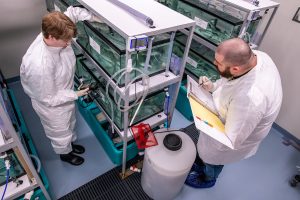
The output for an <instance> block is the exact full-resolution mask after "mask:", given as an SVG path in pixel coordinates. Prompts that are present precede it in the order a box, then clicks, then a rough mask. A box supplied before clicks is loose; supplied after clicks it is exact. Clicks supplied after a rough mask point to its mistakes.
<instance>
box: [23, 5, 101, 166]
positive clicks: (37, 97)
mask: <svg viewBox="0 0 300 200" xmlns="http://www.w3.org/2000/svg"><path fill="white" fill-rule="evenodd" d="M83 20H90V21H98V18H97V17H95V16H94V15H93V14H92V13H91V12H89V11H88V10H86V9H84V8H79V7H69V8H68V9H67V11H66V12H65V13H61V12H57V11H55V12H51V13H48V14H46V15H45V16H44V17H43V19H42V33H40V34H39V35H38V36H37V38H36V39H35V40H34V41H33V43H32V44H31V45H30V47H29V48H28V50H27V52H26V54H25V55H24V56H23V59H22V64H21V67H20V77H21V83H22V86H23V89H24V91H25V93H26V94H27V95H28V96H29V97H30V98H31V103H32V106H33V109H34V110H35V112H36V113H37V115H38V116H39V118H40V120H41V123H42V125H43V128H44V131H45V134H46V136H47V137H48V138H49V139H50V141H51V145H52V147H53V149H54V151H55V153H56V154H59V155H60V159H61V160H62V161H65V162H68V163H70V164H72V165H80V164H82V163H83V162H84V159H83V158H82V157H80V156H78V155H77V154H82V153H84V151H85V149H84V147H83V146H81V145H78V144H77V145H76V144H74V143H73V142H74V141H75V140H76V133H75V132H74V128H75V122H76V118H75V100H76V99H78V97H81V96H84V95H86V94H87V92H88V88H87V89H84V90H79V91H76V92H75V91H74V90H73V85H74V81H73V79H74V74H75V62H76V58H75V55H74V52H73V49H72V48H71V46H70V43H71V40H72V38H73V37H76V33H77V29H76V25H75V23H77V22H78V21H83Z"/></svg>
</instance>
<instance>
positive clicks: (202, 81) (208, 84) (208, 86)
mask: <svg viewBox="0 0 300 200" xmlns="http://www.w3.org/2000/svg"><path fill="white" fill-rule="evenodd" d="M199 86H201V87H203V88H204V89H205V90H207V91H212V89H213V88H214V84H213V82H212V81H211V80H209V78H207V77H206V76H200V78H199Z"/></svg>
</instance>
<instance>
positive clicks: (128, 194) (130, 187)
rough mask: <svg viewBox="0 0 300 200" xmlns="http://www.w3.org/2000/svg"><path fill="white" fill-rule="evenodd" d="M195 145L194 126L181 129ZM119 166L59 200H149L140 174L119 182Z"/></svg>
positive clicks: (128, 164)
mask: <svg viewBox="0 0 300 200" xmlns="http://www.w3.org/2000/svg"><path fill="white" fill-rule="evenodd" d="M182 131H183V132H185V133H186V134H188V135H189V136H190V137H191V138H192V140H193V141H194V142H195V144H197V141H198V137H199V132H198V130H197V129H196V127H195V124H191V125H190V126H188V127H186V128H184V129H182ZM141 159H143V157H136V158H134V159H132V160H130V161H128V163H127V167H128V166H131V165H132V164H134V163H136V162H137V161H138V160H141ZM120 172H121V166H119V167H115V168H114V169H112V170H110V171H108V172H106V173H105V174H103V175H101V176H99V177H97V178H95V179H94V180H92V181H90V182H88V183H86V184H85V185H83V186H81V187H80V188H78V189H76V190H74V191H72V192H70V193H69V194H67V195H65V196H63V197H62V198H60V199H59V200H102V199H103V200H108V199H109V200H151V198H150V197H148V195H147V194H146V193H145V192H144V191H143V188H142V186H141V173H134V174H132V175H131V176H129V177H127V178H126V179H124V180H121V178H120V176H119V173H120Z"/></svg>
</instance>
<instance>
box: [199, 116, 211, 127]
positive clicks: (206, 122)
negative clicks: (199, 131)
mask: <svg viewBox="0 0 300 200" xmlns="http://www.w3.org/2000/svg"><path fill="white" fill-rule="evenodd" d="M196 118H197V119H199V120H200V121H203V122H204V123H205V124H207V125H208V126H210V127H214V126H213V125H212V124H211V123H209V122H208V121H206V120H202V119H201V118H200V117H198V116H196Z"/></svg>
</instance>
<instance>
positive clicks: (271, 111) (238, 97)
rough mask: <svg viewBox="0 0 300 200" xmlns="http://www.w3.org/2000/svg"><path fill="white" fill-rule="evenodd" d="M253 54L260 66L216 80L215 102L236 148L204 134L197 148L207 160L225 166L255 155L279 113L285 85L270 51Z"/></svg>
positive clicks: (205, 160)
mask: <svg viewBox="0 0 300 200" xmlns="http://www.w3.org/2000/svg"><path fill="white" fill-rule="evenodd" d="M254 53H255V54H256V56H257V65H256V66H255V67H254V68H253V69H251V70H250V71H249V72H248V73H247V74H245V75H243V76H241V77H239V78H237V79H234V80H228V79H225V78H222V79H219V80H218V81H216V83H214V89H215V90H214V92H213V99H214V103H215V106H216V108H217V110H218V111H219V115H220V118H221V119H223V121H224V122H225V133H226V134H227V136H228V137H229V139H230V140H231V142H232V144H233V147H234V150H232V149H230V148H229V147H227V146H225V145H223V144H221V143H220V142H218V141H217V140H214V139H213V138H211V137H210V136H208V135H206V134H204V133H201V134H200V137H199V141H198V144H197V149H198V153H199V156H200V158H201V159H202V160H203V161H204V162H205V163H208V164H212V165H224V164H227V163H231V162H235V161H238V160H242V159H244V158H248V157H250V156H252V155H254V154H255V153H256V151H257V149H258V146H259V144H260V142H261V141H262V140H263V139H264V138H265V137H266V136H267V134H268V133H269V131H270V129H271V126H272V124H273V122H274V121H275V119H276V117H277V115H278V113H279V110H280V106H281V102H282V86H281V80H280V76H279V73H278V70H277V68H276V66H275V64H274V62H273V61H272V59H271V58H270V57H269V56H268V55H267V54H265V53H263V52H261V51H254Z"/></svg>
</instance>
